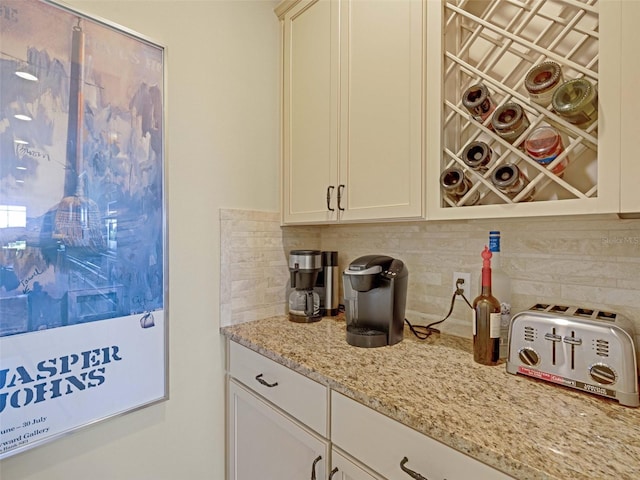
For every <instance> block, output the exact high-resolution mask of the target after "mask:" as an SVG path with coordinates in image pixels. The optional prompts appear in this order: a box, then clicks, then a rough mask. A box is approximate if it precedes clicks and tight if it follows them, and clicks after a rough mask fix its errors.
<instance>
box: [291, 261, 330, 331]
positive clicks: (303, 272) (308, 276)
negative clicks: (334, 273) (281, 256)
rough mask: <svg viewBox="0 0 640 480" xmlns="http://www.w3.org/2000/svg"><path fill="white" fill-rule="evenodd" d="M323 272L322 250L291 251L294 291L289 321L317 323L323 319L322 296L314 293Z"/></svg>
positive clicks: (292, 285)
mask: <svg viewBox="0 0 640 480" xmlns="http://www.w3.org/2000/svg"><path fill="white" fill-rule="evenodd" d="M321 270H322V255H321V252H320V250H291V252H290V253H289V272H290V274H291V288H293V289H294V290H293V291H292V292H291V294H290V295H289V320H291V321H292V322H298V323H309V322H317V321H318V320H320V319H321V318H322V315H321V312H320V295H318V293H316V292H315V291H314V286H315V285H316V280H317V279H318V274H319V273H320V271H321Z"/></svg>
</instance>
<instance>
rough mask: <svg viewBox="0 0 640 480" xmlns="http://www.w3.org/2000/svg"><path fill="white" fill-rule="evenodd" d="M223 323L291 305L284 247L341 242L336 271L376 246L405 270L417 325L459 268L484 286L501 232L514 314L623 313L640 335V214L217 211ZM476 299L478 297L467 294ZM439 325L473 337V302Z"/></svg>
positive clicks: (434, 314)
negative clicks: (283, 221)
mask: <svg viewBox="0 0 640 480" xmlns="http://www.w3.org/2000/svg"><path fill="white" fill-rule="evenodd" d="M220 222H221V227H220V231H221V279H220V282H221V295H220V303H221V307H220V308H221V325H223V326H224V325H231V324H235V323H241V322H244V321H249V320H253V319H257V318H264V317H267V316H271V315H281V314H284V313H285V311H286V310H285V301H286V293H287V292H286V290H287V282H288V280H289V274H288V269H287V254H288V252H289V250H292V249H295V248H315V249H321V250H337V251H338V252H339V254H338V259H339V265H340V269H344V268H345V267H346V266H347V265H348V264H349V262H350V261H351V260H353V259H355V258H357V257H358V256H360V255H365V254H370V253H380V254H385V255H390V256H392V257H397V258H400V259H402V260H403V261H404V262H405V264H406V265H407V266H408V268H409V291H408V298H407V310H408V311H407V317H408V318H409V320H410V321H413V322H415V323H418V324H423V323H429V322H431V321H434V320H439V319H441V318H443V317H444V315H445V314H446V313H447V311H448V310H449V305H450V302H451V296H452V294H453V288H452V280H453V272H469V273H471V275H472V284H471V291H472V294H473V295H471V296H472V297H473V296H475V293H476V292H477V289H478V282H479V275H480V268H481V264H482V261H481V258H480V252H481V250H482V249H483V248H484V245H485V244H487V243H488V232H489V231H490V230H500V232H501V236H502V242H501V247H502V254H501V261H502V267H503V269H504V270H505V271H506V272H507V273H508V274H509V276H510V277H511V286H512V303H513V310H514V312H517V311H520V310H525V309H527V308H529V307H530V306H532V305H534V304H535V303H558V304H562V305H580V306H585V307H589V308H596V309H603V310H608V311H614V312H617V313H620V314H622V315H624V316H626V317H627V318H629V319H630V320H632V321H633V322H634V324H635V325H636V331H637V332H638V333H639V334H640V220H621V219H618V218H616V217H611V216H606V217H605V216H571V217H545V218H535V219H531V218H527V219H522V218H513V219H494V220H486V219H483V220H466V221H429V222H424V221H421V222H394V223H384V224H349V225H331V226H326V225H324V226H305V227H297V226H294V227H280V223H279V222H280V215H279V213H277V212H256V211H242V210H221V211H220ZM469 300H470V301H472V300H473V298H469ZM440 327H442V330H443V331H448V332H450V333H454V334H458V335H462V336H470V335H471V310H470V309H469V307H467V306H466V304H465V303H464V301H462V300H456V303H455V307H454V310H453V313H452V315H451V318H450V319H449V320H447V321H446V322H444V323H443V324H441V325H440Z"/></svg>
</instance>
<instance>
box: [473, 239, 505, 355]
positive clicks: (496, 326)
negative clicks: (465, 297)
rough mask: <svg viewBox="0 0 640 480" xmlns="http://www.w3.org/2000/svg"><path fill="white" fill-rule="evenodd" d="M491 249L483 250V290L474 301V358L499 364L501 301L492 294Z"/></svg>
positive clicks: (485, 248)
mask: <svg viewBox="0 0 640 480" xmlns="http://www.w3.org/2000/svg"><path fill="white" fill-rule="evenodd" d="M491 256H492V254H491V251H490V250H489V248H488V247H487V246H485V247H484V250H483V252H482V291H481V293H480V295H478V296H477V297H476V298H475V300H474V301H473V360H474V361H475V362H477V363H481V364H482V365H497V364H498V360H499V359H500V317H501V315H500V302H498V300H497V299H496V298H495V297H494V296H493V295H491Z"/></svg>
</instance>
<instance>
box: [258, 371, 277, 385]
mask: <svg viewBox="0 0 640 480" xmlns="http://www.w3.org/2000/svg"><path fill="white" fill-rule="evenodd" d="M262 375H263V374H262V373H261V374H260V375H256V380H257V381H258V382H259V383H260V384H261V385H264V386H265V387H269V388H273V387H275V386H277V385H278V382H273V383H269V382H267V381H266V380H265V379H263V378H262Z"/></svg>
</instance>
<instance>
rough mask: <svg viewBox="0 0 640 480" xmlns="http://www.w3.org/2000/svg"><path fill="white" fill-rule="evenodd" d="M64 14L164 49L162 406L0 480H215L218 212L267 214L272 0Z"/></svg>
mask: <svg viewBox="0 0 640 480" xmlns="http://www.w3.org/2000/svg"><path fill="white" fill-rule="evenodd" d="M66 4H67V5H70V6H72V7H75V8H78V9H80V10H82V11H84V12H86V13H90V14H94V15H97V16H99V17H102V18H104V19H107V20H109V21H112V22H115V23H117V24H120V25H123V26H126V27H127V28H129V29H132V30H134V31H137V32H139V33H141V34H143V35H144V36H147V37H149V38H150V39H152V40H154V41H156V42H158V43H160V44H163V45H164V46H166V47H167V63H168V90H167V100H168V102H167V105H168V117H167V139H166V140H167V149H168V155H167V157H168V179H169V185H168V191H169V216H170V220H169V226H170V232H169V255H170V265H169V266H170V293H169V315H170V374H171V375H170V386H171V391H170V395H171V399H170V400H169V401H168V402H164V403H162V404H159V405H156V406H152V407H148V408H145V409H142V410H140V411H137V412H133V413H129V414H127V415H123V416H121V417H118V418H115V419H112V420H108V421H105V422H102V423H99V424H97V425H93V426H90V427H88V428H85V429H84V430H81V431H78V432H75V433H73V434H72V435H69V436H67V437H65V438H62V439H59V440H56V441H54V442H51V443H49V444H46V445H44V446H41V447H37V448H35V449H32V450H30V451H27V452H25V453H22V454H18V455H15V456H13V457H10V458H8V459H6V460H4V461H3V462H2V463H1V464H0V472H1V474H0V478H2V480H39V479H43V480H44V479H46V480H55V479H65V480H75V479H80V478H91V479H92V480H96V479H109V480H140V479H153V480H163V479H171V480H173V479H190V480H201V479H216V480H217V479H221V478H223V475H224V436H223V435H224V414H223V411H224V410H223V408H224V395H223V394H224V390H223V386H224V384H223V363H222V361H223V357H222V352H221V340H220V337H219V333H218V329H219V324H220V320H219V308H218V303H219V293H218V292H219V285H220V279H219V273H218V272H219V270H220V268H219V246H220V245H219V243H220V242H219V236H220V235H219V214H218V209H219V208H220V207H221V206H224V207H234V208H249V209H251V208H252V209H257V210H262V209H266V210H272V211H273V210H278V209H279V200H278V198H279V196H278V183H277V178H278V172H279V163H278V149H279V146H278V142H279V126H278V118H279V107H278V102H279V98H278V94H277V92H278V81H279V77H278V61H279V59H278V41H279V33H278V32H279V31H278V23H277V18H276V17H275V15H274V14H273V8H274V7H275V5H276V2H274V1H248V0H235V1H233V0H211V1H186V0H172V1H166V0H165V1H161V0H158V1H138V0H96V1H93V0H67V1H66Z"/></svg>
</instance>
